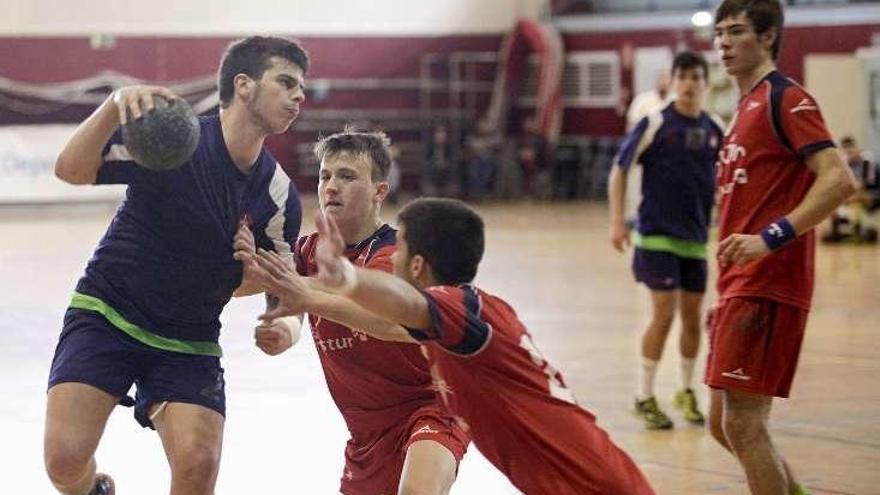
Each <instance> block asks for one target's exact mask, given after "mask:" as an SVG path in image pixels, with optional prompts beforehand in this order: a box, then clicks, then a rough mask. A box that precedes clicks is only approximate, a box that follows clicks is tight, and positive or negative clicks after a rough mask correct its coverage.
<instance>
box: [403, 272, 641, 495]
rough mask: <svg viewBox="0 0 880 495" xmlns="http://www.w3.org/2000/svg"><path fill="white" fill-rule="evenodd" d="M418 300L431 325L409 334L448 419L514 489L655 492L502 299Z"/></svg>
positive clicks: (464, 295)
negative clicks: (424, 357) (422, 353)
mask: <svg viewBox="0 0 880 495" xmlns="http://www.w3.org/2000/svg"><path fill="white" fill-rule="evenodd" d="M424 295H425V297H426V299H427V301H428V306H429V308H430V312H431V319H432V326H431V328H429V329H427V330H416V329H409V332H410V335H412V336H413V337H414V338H415V339H417V340H419V341H421V342H423V343H424V344H425V348H426V350H427V352H428V359H429V361H430V363H431V371H432V373H434V380H435V388H436V389H437V392H438V394H439V395H440V397H441V398H442V399H443V402H444V404H445V405H446V406H447V408H448V409H449V411H450V413H451V414H453V415H454V416H455V418H456V421H457V422H458V423H459V424H460V425H462V427H463V428H465V429H466V430H467V431H468V432H469V433H470V435H471V438H472V440H473V442H474V444H475V445H476V446H477V448H479V449H480V452H482V453H483V455H484V456H486V458H487V459H488V460H489V461H490V462H491V463H492V464H493V465H495V467H497V468H498V469H499V470H500V471H501V472H503V473H504V474H505V475H506V476H507V477H508V479H510V481H511V482H512V483H513V484H514V486H516V487H517V488H518V489H519V490H521V491H522V492H524V493H528V494H529V495H542V494H548V495H549V494H554V495H558V494H579V495H586V494H604V495H614V494H620V495H623V494H627V495H640V494H650V493H653V491H652V490H651V488H650V486H649V485H648V483H647V481H646V480H645V478H644V476H643V475H642V473H641V472H640V471H639V469H638V468H637V467H636V466H635V464H634V463H633V461H632V459H630V458H629V456H628V455H627V454H626V453H625V452H623V451H622V450H620V449H619V448H618V447H617V446H616V445H615V444H614V443H613V442H612V441H611V439H610V438H609V437H608V434H607V433H606V432H605V431H604V430H602V429H601V428H599V427H598V426H597V425H596V418H595V417H594V416H593V415H592V414H590V413H589V412H587V411H586V410H584V409H583V408H581V407H580V406H578V405H577V403H576V402H575V400H574V397H573V396H572V394H571V392H570V391H569V389H568V388H567V387H566V385H565V382H564V381H563V378H562V375H561V374H560V373H559V372H558V371H556V370H555V369H554V368H553V367H552V366H551V365H550V364H549V363H548V362H547V361H546V360H545V359H544V358H543V357H542V356H541V354H540V352H539V351H538V349H537V348H536V347H535V346H534V344H533V343H532V339H531V336H530V335H529V333H528V332H527V331H526V329H525V327H524V326H523V324H522V323H521V322H520V321H519V319H518V318H517V316H516V313H515V312H514V311H513V309H512V308H511V307H510V306H508V305H507V303H505V302H504V301H502V300H501V299H499V298H497V297H495V296H492V295H490V294H487V293H485V292H483V291H481V290H480V289H477V288H475V287H473V286H470V285H461V286H458V287H452V286H437V287H429V288H427V289H425V290H424Z"/></svg>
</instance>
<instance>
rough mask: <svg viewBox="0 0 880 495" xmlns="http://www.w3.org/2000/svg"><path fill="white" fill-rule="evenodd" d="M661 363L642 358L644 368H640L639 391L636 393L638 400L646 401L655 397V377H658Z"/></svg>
mask: <svg viewBox="0 0 880 495" xmlns="http://www.w3.org/2000/svg"><path fill="white" fill-rule="evenodd" d="M658 364H660V361H655V360H653V359H648V358H646V357H642V366H641V368H639V390H638V391H637V392H636V399H637V400H640V401H642V400H645V399H648V398H650V397H653V395H654V377H655V376H656V375H657V365H658Z"/></svg>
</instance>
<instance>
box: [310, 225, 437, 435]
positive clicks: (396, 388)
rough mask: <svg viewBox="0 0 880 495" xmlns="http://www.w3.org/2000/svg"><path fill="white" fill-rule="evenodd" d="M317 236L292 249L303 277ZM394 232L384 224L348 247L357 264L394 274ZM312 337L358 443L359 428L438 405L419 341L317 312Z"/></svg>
mask: <svg viewBox="0 0 880 495" xmlns="http://www.w3.org/2000/svg"><path fill="white" fill-rule="evenodd" d="M317 241H318V234H317V233H314V234H311V235H309V236H306V237H301V238H300V239H299V240H298V241H297V243H296V246H295V248H294V261H295V263H296V269H297V271H298V272H299V273H300V275H306V276H308V275H314V274H316V273H317V271H318V268H317V264H316V263H315V247H316V246H317ZM395 241H396V231H395V230H394V229H392V228H391V227H389V226H388V225H383V226H382V227H381V228H379V230H377V231H376V232H375V233H374V234H373V235H372V236H370V237H369V238H367V239H365V240H364V241H362V242H360V243H359V244H357V245H355V246H350V247H348V248H347V249H346V253H345V254H346V256H347V257H348V259H349V260H350V261H351V262H352V263H354V264H355V265H357V266H361V267H365V268H372V269H375V270H382V271H385V272H389V273H390V272H392V264H391V255H392V254H393V253H394V251H395ZM309 323H310V324H311V327H312V337H313V338H314V341H315V345H316V347H317V348H318V356H319V357H320V359H321V366H322V367H323V368H324V376H325V378H326V380H327V387H328V388H329V389H330V395H331V396H333V400H334V402H336V405H337V407H338V408H339V411H340V412H341V413H342V416H343V418H344V419H345V422H346V424H347V426H348V429H349V431H351V433H352V436H353V438H354V440H355V441H356V442H357V439H358V433H359V432H363V433H366V432H369V431H373V430H377V429H387V428H389V427H390V426H394V425H396V424H402V423H405V422H406V421H407V420H408V418H409V416H410V415H411V414H412V413H413V412H415V411H416V410H418V409H419V408H421V407H424V406H426V405H428V404H432V403H436V402H437V396H436V394H435V393H434V390H433V389H432V382H431V374H430V371H429V368H428V362H427V360H426V359H425V356H424V355H423V354H422V352H421V350H420V348H419V347H420V346H419V345H418V344H408V343H397V342H384V341H381V340H378V339H374V338H372V337H369V336H367V335H366V334H364V333H363V332H360V331H358V330H357V329H352V328H349V327H346V326H344V325H340V324H338V323H336V322H333V321H330V320H326V319H324V318H321V317H320V316H317V315H312V314H310V315H309Z"/></svg>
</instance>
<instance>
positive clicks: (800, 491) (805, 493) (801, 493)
mask: <svg viewBox="0 0 880 495" xmlns="http://www.w3.org/2000/svg"><path fill="white" fill-rule="evenodd" d="M791 495H810V491H809V490H807V489H806V488H804V487H803V486H801V485H797V486H796V487H794V491H793V492H791Z"/></svg>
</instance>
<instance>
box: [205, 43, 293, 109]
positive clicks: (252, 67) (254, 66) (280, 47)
mask: <svg viewBox="0 0 880 495" xmlns="http://www.w3.org/2000/svg"><path fill="white" fill-rule="evenodd" d="M272 57H280V58H283V59H285V60H287V61H289V62H291V63H293V64H296V65H297V66H299V68H301V69H302V70H303V73H304V74H305V73H306V72H308V71H309V54H308V53H307V52H306V51H305V49H303V47H302V46H300V45H299V43H297V42H296V41H291V40H288V39H285V38H279V37H277V36H250V37H248V38H244V39H241V40H238V41H235V42H233V43H230V44H229V46H228V47H226V52H225V53H224V54H223V59H222V60H221V61H220V69H219V70H218V71H217V86H218V88H219V89H220V105H221V106H224V107H225V106H227V105H229V103H230V102H232V96H233V94H235V85H234V83H233V80H234V79H235V76H237V75H239V74H246V75H247V76H248V77H250V78H251V79H260V78H261V77H263V72H265V71H266V69H268V68H269V67H270V61H269V59H271V58H272Z"/></svg>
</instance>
